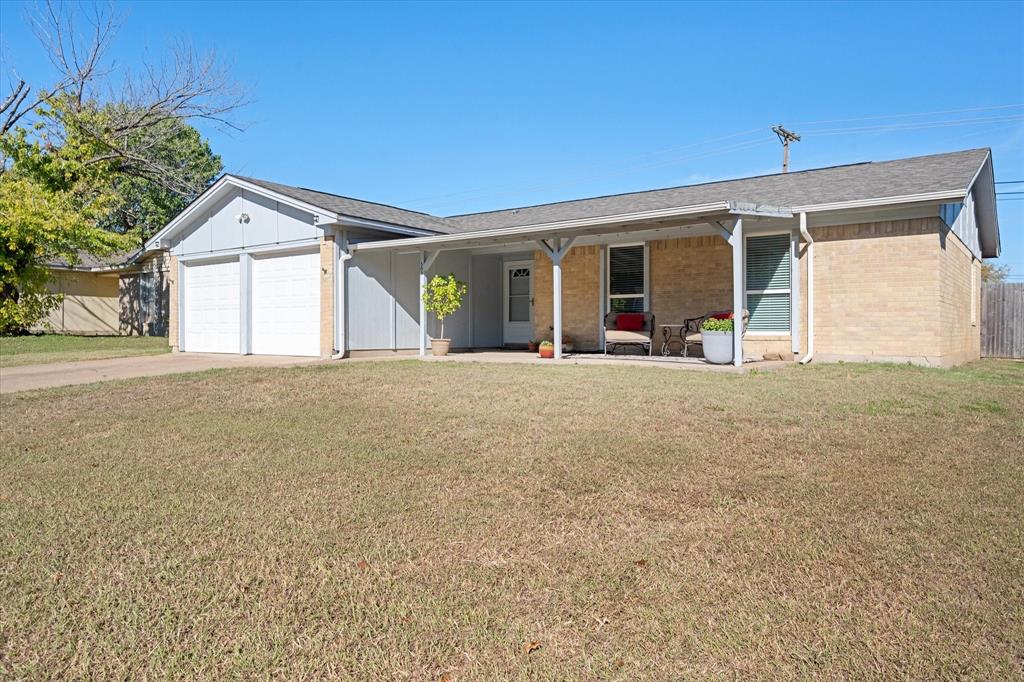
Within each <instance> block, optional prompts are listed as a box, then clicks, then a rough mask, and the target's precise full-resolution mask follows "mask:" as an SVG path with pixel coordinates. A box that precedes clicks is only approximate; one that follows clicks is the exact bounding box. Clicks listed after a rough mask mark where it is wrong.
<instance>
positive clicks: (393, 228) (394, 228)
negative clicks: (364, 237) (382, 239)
mask: <svg viewBox="0 0 1024 682" xmlns="http://www.w3.org/2000/svg"><path fill="white" fill-rule="evenodd" d="M331 224H332V225H337V226H338V227H363V228H367V229H371V230H380V231H382V232H393V233H395V234H405V235H410V236H415V237H429V236H432V235H435V234H437V232H434V231H433V230H425V229H422V228H418V227H406V226H404V225H395V224H393V223H382V222H380V221H377V220H370V219H369V218H357V217H355V216H350V215H345V214H343V213H341V214H338V219H337V220H336V221H335V222H334V223H331ZM321 227H322V226H321Z"/></svg>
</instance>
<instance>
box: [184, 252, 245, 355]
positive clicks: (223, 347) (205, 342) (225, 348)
mask: <svg viewBox="0 0 1024 682" xmlns="http://www.w3.org/2000/svg"><path fill="white" fill-rule="evenodd" d="M239 289H240V287H239V267H238V261H237V260H234V261H226V262H221V263H206V264H197V265H189V266H187V267H186V268H185V316H184V317H185V350H186V351H192V352H195V353H238V352H239V351H240V350H241V344H240V339H241V333H240V312H239V311H240V308H239Z"/></svg>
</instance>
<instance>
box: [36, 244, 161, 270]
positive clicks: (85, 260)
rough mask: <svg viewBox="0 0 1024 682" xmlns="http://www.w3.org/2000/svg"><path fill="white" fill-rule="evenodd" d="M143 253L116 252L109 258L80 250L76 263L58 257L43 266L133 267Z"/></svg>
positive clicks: (72, 267) (83, 267)
mask: <svg viewBox="0 0 1024 682" xmlns="http://www.w3.org/2000/svg"><path fill="white" fill-rule="evenodd" d="M141 253H142V249H136V250H134V251H115V252H114V253H112V254H110V255H107V256H97V255H95V254H92V253H89V252H88V251H81V250H80V251H79V252H78V260H77V262H75V263H71V262H70V261H69V260H68V259H66V258H61V257H57V258H50V259H48V260H46V261H45V262H44V263H43V265H46V266H47V267H51V268H59V269H61V270H105V269H108V268H120V267H125V266H128V265H131V264H132V263H133V262H134V261H135V259H136V258H137V257H138V256H139V255H140V254H141Z"/></svg>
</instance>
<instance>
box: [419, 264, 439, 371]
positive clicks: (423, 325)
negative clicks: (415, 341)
mask: <svg viewBox="0 0 1024 682" xmlns="http://www.w3.org/2000/svg"><path fill="white" fill-rule="evenodd" d="M439 253H440V251H420V357H421V358H422V357H426V355H427V307H426V304H424V303H423V293H424V292H425V291H426V290H427V272H428V271H429V270H430V266H432V265H433V264H434V260H436V259H437V254H439Z"/></svg>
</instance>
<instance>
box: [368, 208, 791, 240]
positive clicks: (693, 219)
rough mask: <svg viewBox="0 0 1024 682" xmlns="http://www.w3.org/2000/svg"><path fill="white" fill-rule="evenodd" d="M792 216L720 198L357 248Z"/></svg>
mask: <svg viewBox="0 0 1024 682" xmlns="http://www.w3.org/2000/svg"><path fill="white" fill-rule="evenodd" d="M745 216H749V217H754V218H792V217H793V211H792V210H791V209H789V208H784V207H780V206H766V205H763V204H755V203H750V202H741V201H717V202H713V203H709V204H697V205H693V206H678V207H672V208H662V209H655V210H650V211H638V212H635V213H622V214H618V215H609V216H595V217H591V218H578V219H574V220H561V221H556V222H549V223H539V224H536V225H517V226H515V227H504V228H499V229H491V230H472V231H468V232H460V233H457V234H440V235H431V236H428V237H416V238H412V239H390V240H385V241H373V242H363V243H360V244H355V245H353V246H352V250H353V251H381V250H399V251H404V252H412V251H434V250H451V249H464V248H477V247H488V246H499V245H502V244H515V243H525V242H531V241H534V240H537V239H546V238H551V237H580V236H593V235H603V234H616V233H620V232H624V231H640V230H648V229H651V227H652V226H657V225H660V224H668V223H671V224H673V225H679V226H682V225H699V224H702V223H708V224H714V223H715V222H722V221H724V220H733V219H736V218H741V217H745Z"/></svg>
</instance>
